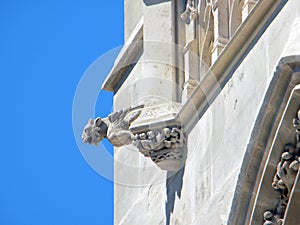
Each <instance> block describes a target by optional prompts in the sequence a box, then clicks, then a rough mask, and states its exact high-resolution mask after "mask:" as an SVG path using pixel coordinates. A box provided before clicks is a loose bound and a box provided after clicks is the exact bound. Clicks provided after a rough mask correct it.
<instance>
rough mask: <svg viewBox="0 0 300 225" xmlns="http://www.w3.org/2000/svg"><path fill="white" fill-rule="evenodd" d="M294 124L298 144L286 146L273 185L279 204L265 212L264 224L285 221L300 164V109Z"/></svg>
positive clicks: (276, 223)
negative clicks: (273, 209)
mask: <svg viewBox="0 0 300 225" xmlns="http://www.w3.org/2000/svg"><path fill="white" fill-rule="evenodd" d="M293 126H294V127H295V132H296V144H295V145H293V144H287V145H286V146H285V149H284V151H283V153H282V154H281V158H280V161H279V162H278V164H277V171H276V174H275V176H274V178H273V183H272V187H273V188H274V189H275V190H277V192H278V205H277V208H276V210H275V211H266V212H265V213H264V221H265V222H264V225H281V224H283V223H284V216H285V213H286V208H287V206H288V202H289V199H290V196H291V191H292V188H293V186H294V183H295V178H296V175H297V172H298V170H299V165H300V109H299V110H298V115H297V117H296V118H295V119H293Z"/></svg>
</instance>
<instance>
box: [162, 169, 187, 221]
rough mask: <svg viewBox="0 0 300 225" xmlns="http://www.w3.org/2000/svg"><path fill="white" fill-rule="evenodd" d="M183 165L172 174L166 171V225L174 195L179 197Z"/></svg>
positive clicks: (172, 207) (172, 208) (171, 210)
mask: <svg viewBox="0 0 300 225" xmlns="http://www.w3.org/2000/svg"><path fill="white" fill-rule="evenodd" d="M184 168H185V167H184V166H183V167H182V168H181V169H180V170H179V171H178V172H177V173H176V174H174V175H172V172H168V174H167V177H169V178H168V179H167V181H166V189H167V201H166V225H170V217H171V213H172V212H173V210H174V203H175V197H176V195H177V196H178V198H181V190H182V179H183V175H184Z"/></svg>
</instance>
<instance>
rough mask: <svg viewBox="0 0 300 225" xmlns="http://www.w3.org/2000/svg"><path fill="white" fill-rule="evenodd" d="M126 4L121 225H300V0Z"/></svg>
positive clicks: (117, 134)
mask: <svg viewBox="0 0 300 225" xmlns="http://www.w3.org/2000/svg"><path fill="white" fill-rule="evenodd" d="M124 4H125V7H124V8H125V46H124V48H123V49H122V51H121V52H120V54H119V56H118V57H117V59H116V61H115V65H114V68H113V69H112V71H111V73H110V74H108V76H107V79H106V81H105V83H104V85H103V89H104V90H109V91H113V92H114V111H115V113H113V114H112V115H111V116H110V117H109V118H108V120H107V121H106V120H104V123H102V125H101V126H104V128H105V129H104V134H103V137H107V138H108V139H109V140H110V141H111V143H113V144H114V145H115V146H116V147H115V167H114V168H115V192H114V193H115V197H114V198H115V200H114V201H115V204H114V206H115V216H114V223H115V224H116V225H135V224H145V225H156V224H157V225H165V224H166V225H171V224H172V225H199V224H211V225H220V224H228V225H242V224H251V225H258V224H259V225H261V224H274V225H275V224H285V225H296V224H300V217H299V216H298V215H297V212H298V213H299V212H300V183H298V180H299V172H298V171H299V162H300V158H299V156H300V152H299V148H300V125H299V124H300V122H299V119H300V118H299V117H300V112H299V111H298V110H299V108H300V3H299V0H125V1H124ZM105 121H106V122H105ZM95 126H100V122H99V121H98V123H95Z"/></svg>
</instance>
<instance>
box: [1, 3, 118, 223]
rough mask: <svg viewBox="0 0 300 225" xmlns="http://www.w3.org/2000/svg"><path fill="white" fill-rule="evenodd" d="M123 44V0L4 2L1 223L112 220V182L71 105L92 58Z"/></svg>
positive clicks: (102, 110)
mask: <svg viewBox="0 0 300 225" xmlns="http://www.w3.org/2000/svg"><path fill="white" fill-rule="evenodd" d="M122 43H123V0H116V1H104V0H88V1H83V0H77V1H68V0H61V1H55V0H54V1H37V0H36V1H34V0H28V1H20V0H19V1H14V0H11V1H1V3H0V65H1V70H0V74H1V82H0V92H1V95H0V96H1V106H2V107H1V117H0V118H1V128H2V129H1V148H0V149H1V150H0V151H1V155H0V178H1V183H0V224H1V225H41V224H42V225H100V224H101V225H109V224H113V183H112V182H110V181H108V180H106V179H104V178H102V177H101V176H100V175H98V174H97V173H96V172H95V171H94V170H93V169H92V168H91V167H90V166H89V165H88V164H87V162H86V161H85V160H84V158H83V157H82V155H81V153H80V151H79V150H78V146H77V145H76V141H75V138H74V134H73V129H72V104H73V98H74V93H75V91H76V87H77V85H78V83H79V81H80V79H81V76H82V75H83V74H84V72H85V70H86V69H87V68H88V67H89V65H90V64H91V63H92V62H93V61H94V60H96V59H97V58H98V57H99V56H101V55H102V54H104V53H105V52H107V51H109V50H110V49H112V48H114V47H116V46H119V45H121V44H122ZM100 85H101V84H99V87H100ZM101 96H102V98H103V101H105V104H106V105H110V104H111V99H112V95H111V94H105V93H102V95H101ZM110 110H111V108H110V107H105V108H103V107H97V108H96V114H98V115H105V114H106V115H107V114H108V113H109V111H110ZM87 119H88V118H87Z"/></svg>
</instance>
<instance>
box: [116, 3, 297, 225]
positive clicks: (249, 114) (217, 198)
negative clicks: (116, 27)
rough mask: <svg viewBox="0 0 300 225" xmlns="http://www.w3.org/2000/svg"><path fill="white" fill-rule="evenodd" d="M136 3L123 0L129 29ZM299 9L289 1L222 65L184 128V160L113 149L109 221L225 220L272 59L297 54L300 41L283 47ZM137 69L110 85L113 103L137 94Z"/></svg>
mask: <svg viewBox="0 0 300 225" xmlns="http://www.w3.org/2000/svg"><path fill="white" fill-rule="evenodd" d="M137 2H139V3H136V6H137V7H136V8H135V7H134V6H135V4H134V3H130V4H129V3H128V1H125V5H126V3H127V4H128V5H127V6H126V7H125V8H126V10H127V11H128V12H129V11H130V10H131V8H135V10H137V16H136V17H133V18H131V17H132V16H129V14H128V12H127V13H125V17H126V19H125V20H126V21H127V22H126V23H125V24H126V29H125V30H127V31H126V32H127V36H128V34H129V33H130V32H131V31H132V29H133V27H134V26H135V25H134V24H137V21H138V20H139V19H138V18H140V11H138V8H139V7H140V2H141V1H137ZM131 4H132V5H131ZM143 4H144V2H143ZM299 16H300V4H299V2H298V0H290V1H288V2H287V3H286V4H285V5H284V6H283V7H282V9H279V11H278V13H276V15H275V14H274V16H271V17H270V18H269V20H268V21H267V22H266V24H265V25H264V26H263V27H262V29H261V32H259V35H258V36H257V38H256V39H255V41H254V42H253V43H251V45H250V47H249V49H248V51H246V53H245V54H244V55H243V56H241V58H240V60H239V61H238V63H237V64H236V65H235V66H234V67H233V69H231V70H230V71H226V73H227V74H226V75H225V76H226V79H225V81H224V82H222V83H219V92H218V93H217V96H216V98H215V99H214V101H213V102H211V103H210V104H209V108H208V109H207V110H206V111H205V113H204V114H203V116H201V118H200V120H199V121H198V122H197V124H196V125H195V126H194V127H193V129H192V130H191V132H190V133H189V134H188V138H187V159H186V166H185V167H184V168H182V169H181V170H180V171H178V172H177V173H176V174H173V173H172V172H166V171H164V170H161V169H160V168H159V167H157V166H156V165H155V164H154V163H153V162H152V161H151V160H150V159H149V158H145V157H144V156H143V155H142V154H141V153H139V151H138V149H137V148H135V147H134V146H133V145H129V146H125V147H120V148H115V160H116V163H115V181H116V183H115V224H118V225H129V224H130V225H132V224H145V225H146V224H148V225H154V224H159V225H164V224H167V225H168V224H174V225H187V224H191V225H192V224H195V225H198V224H216V225H217V224H227V223H228V218H229V214H230V213H231V211H230V210H231V207H232V204H233V201H234V195H236V194H237V192H238V190H236V184H237V180H238V176H240V175H241V174H240V170H241V166H242V162H243V158H244V155H245V151H246V148H247V145H248V143H249V142H251V141H253V140H251V134H252V132H253V127H254V125H255V123H256V121H257V120H258V118H257V117H258V113H259V111H260V109H261V106H262V104H263V101H264V98H265V94H266V92H267V90H268V88H269V85H270V82H271V80H272V78H273V76H274V72H275V70H276V66H277V65H278V62H279V61H280V59H281V58H282V57H284V56H287V55H297V54H300V48H299V47H298V46H299V44H298V43H295V45H294V46H293V45H289V46H287V43H288V40H289V39H291V38H292V39H293V37H294V36H295V33H299V30H295V27H293V24H294V22H295V21H296V22H297V21H299V19H298V20H297V18H299ZM296 36H297V35H296ZM294 39H295V38H294ZM298 40H299V39H298ZM143 68H145V67H143V66H142V65H140V64H137V65H136V66H135V67H134V68H133V70H132V71H131V73H130V74H129V76H128V78H127V79H126V80H125V82H124V83H123V85H122V86H121V87H120V89H119V90H118V91H117V92H116V94H115V97H114V104H115V106H114V107H115V109H116V110H119V109H122V108H125V107H127V106H130V105H133V104H135V103H136V101H137V100H139V99H140V98H141V96H142V92H143V85H148V82H150V80H147V82H139V81H138V80H139V79H141V78H142V77H143V76H142V75H141V73H142V72H143ZM146 68H147V67H146ZM144 80H145V79H144ZM149 85H150V84H149ZM154 86H155V85H154ZM146 89H147V88H146ZM147 90H148V89H147ZM156 91H157V92H155V91H154V92H153V94H155V93H159V92H160V91H161V88H157V89H156ZM169 100H170V99H169ZM244 175H245V176H246V175H247V174H244ZM241 216H243V215H241Z"/></svg>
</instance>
